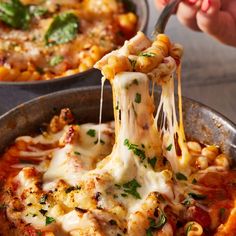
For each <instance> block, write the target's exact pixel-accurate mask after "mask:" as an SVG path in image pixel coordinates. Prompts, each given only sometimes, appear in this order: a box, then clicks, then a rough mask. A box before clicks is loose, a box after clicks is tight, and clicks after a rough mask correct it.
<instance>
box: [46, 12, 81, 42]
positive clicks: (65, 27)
mask: <svg viewBox="0 0 236 236" xmlns="http://www.w3.org/2000/svg"><path fill="white" fill-rule="evenodd" d="M78 28H79V19H78V18H77V16H76V15H75V14H73V13H71V12H63V13H61V14H59V15H57V16H55V17H54V19H53V21H52V23H51V25H50V26H49V28H48V30H47V32H46V34H45V36H44V39H45V42H46V44H47V45H48V46H51V45H55V44H63V43H68V42H70V41H72V40H74V39H75V37H76V35H77V32H78Z"/></svg>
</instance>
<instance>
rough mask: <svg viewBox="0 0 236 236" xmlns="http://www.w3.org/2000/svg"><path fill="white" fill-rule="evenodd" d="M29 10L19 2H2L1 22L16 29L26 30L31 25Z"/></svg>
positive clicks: (12, 0) (0, 8)
mask: <svg viewBox="0 0 236 236" xmlns="http://www.w3.org/2000/svg"><path fill="white" fill-rule="evenodd" d="M30 19H31V17H30V12H29V8H28V7H27V6H25V5H23V4H22V3H21V2H20V1H19V0H10V1H9V2H0V20H1V21H3V22H4V23H6V24H7V25H9V26H11V27H13V28H15V29H23V30H26V29H28V28H29V23H30Z"/></svg>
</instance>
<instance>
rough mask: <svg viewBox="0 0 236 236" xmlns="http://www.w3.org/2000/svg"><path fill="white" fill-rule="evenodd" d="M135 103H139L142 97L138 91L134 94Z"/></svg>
mask: <svg viewBox="0 0 236 236" xmlns="http://www.w3.org/2000/svg"><path fill="white" fill-rule="evenodd" d="M134 101H135V102H136V103H141V101H142V97H141V94H140V93H136V95H135V100H134Z"/></svg>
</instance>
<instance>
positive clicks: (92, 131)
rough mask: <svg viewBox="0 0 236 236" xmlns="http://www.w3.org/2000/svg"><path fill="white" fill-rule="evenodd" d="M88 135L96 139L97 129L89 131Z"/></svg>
mask: <svg viewBox="0 0 236 236" xmlns="http://www.w3.org/2000/svg"><path fill="white" fill-rule="evenodd" d="M87 135H89V136H90V137H95V136H96V130H95V129H89V130H88V131H87Z"/></svg>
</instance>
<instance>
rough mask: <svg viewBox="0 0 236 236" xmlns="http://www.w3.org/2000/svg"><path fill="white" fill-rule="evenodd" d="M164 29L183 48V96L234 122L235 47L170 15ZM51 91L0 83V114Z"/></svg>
mask: <svg viewBox="0 0 236 236" xmlns="http://www.w3.org/2000/svg"><path fill="white" fill-rule="evenodd" d="M153 2H154V0H149V4H150V20H149V25H148V34H149V35H150V33H151V32H152V29H153V26H154V24H155V21H156V18H157V16H158V12H157V11H156V9H155V7H154V4H153ZM166 32H167V34H168V35H169V36H170V37H171V39H172V41H175V42H178V43H181V44H182V45H183V46H184V49H185V53H184V63H183V76H182V77H183V80H182V81H183V82H182V85H183V95H185V96H187V97H189V98H193V99H195V100H197V101H200V102H202V103H204V104H206V105H208V106H209V107H212V108H214V109H215V110H217V111H218V112H220V113H222V114H223V115H225V116H226V117H228V118H229V119H230V120H232V121H233V122H234V123H236V109H235V108H236V105H235V103H236V67H235V63H236V48H233V47H228V46H224V45H222V44H220V43H218V42H216V41H215V40H213V39H211V38H210V37H209V36H207V35H204V34H202V33H198V32H193V31H191V30H189V29H187V28H185V27H183V26H182V25H180V24H179V22H178V21H177V19H176V18H175V17H172V18H171V20H170V22H169V24H168V26H167V31H166ZM99 84H100V81H99V80H98V79H94V78H92V77H91V78H86V79H82V80H78V81H76V82H75V83H73V84H70V85H68V84H66V83H64V84H60V85H57V86H54V87H53V90H54V91H56V90H61V89H67V88H72V87H80V86H90V85H99ZM51 90H52V89H51V88H49V87H48V86H47V85H45V86H43V89H41V90H37V89H36V90H35V89H34V88H33V87H30V86H27V87H15V86H10V87H9V86H8V87H7V86H3V85H0V115H1V114H3V113H4V112H6V111H8V110H9V109H11V108H13V107H14V106H16V105H17V104H20V103H22V102H24V101H27V100H29V99H31V98H34V97H37V96H40V95H42V94H46V93H49V92H51Z"/></svg>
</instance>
